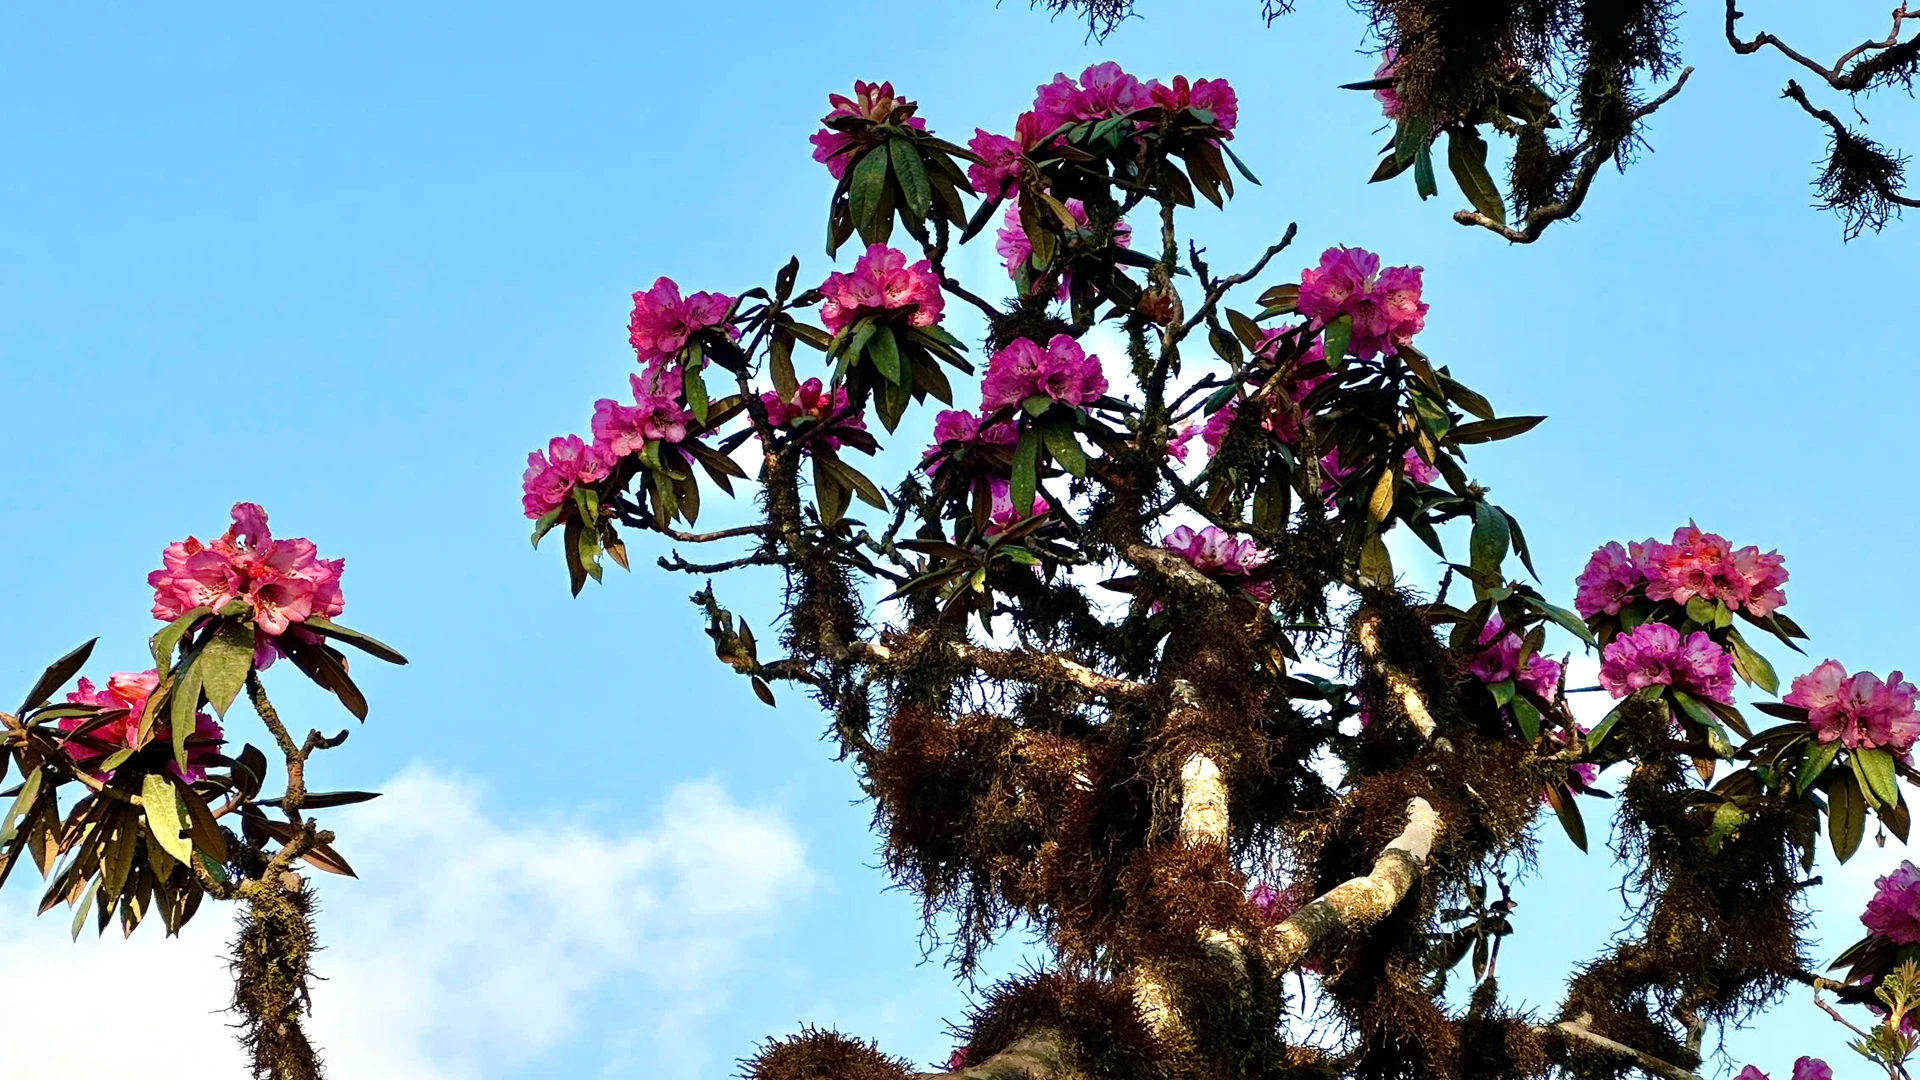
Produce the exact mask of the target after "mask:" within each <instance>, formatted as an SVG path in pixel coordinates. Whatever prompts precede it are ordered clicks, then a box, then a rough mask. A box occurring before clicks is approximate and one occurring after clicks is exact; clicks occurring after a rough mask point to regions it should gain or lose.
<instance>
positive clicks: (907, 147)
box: [887, 139, 933, 219]
mask: <svg viewBox="0 0 1920 1080" xmlns="http://www.w3.org/2000/svg"><path fill="white" fill-rule="evenodd" d="M887 149H888V150H889V151H890V152H891V154H892V158H893V175H894V176H895V177H896V178H898V179H899V181H900V190H901V193H902V194H904V195H905V196H906V199H907V210H908V211H909V212H911V213H912V215H913V216H914V217H915V218H916V219H925V218H926V216H927V215H928V214H929V213H930V212H932V210H933V188H932V186H931V185H929V184H928V183H927V170H926V166H925V165H924V164H923V163H922V162H921V161H920V151H919V150H918V149H916V148H915V147H914V145H913V142H912V141H911V140H908V139H889V140H887Z"/></svg>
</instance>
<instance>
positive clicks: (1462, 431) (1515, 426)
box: [1451, 416, 1546, 446]
mask: <svg viewBox="0 0 1920 1080" xmlns="http://www.w3.org/2000/svg"><path fill="white" fill-rule="evenodd" d="M1545 419H1546V417H1544V416H1504V417H1501V418H1500V419H1498V420H1475V421H1473V422H1471V423H1466V424H1461V425H1460V426H1459V427H1457V428H1454V429H1453V433H1452V435H1451V440H1452V442H1453V443H1455V444H1456V445H1461V446H1464V445H1468V444H1471V443H1484V442H1495V441H1497V440H1500V439H1511V438H1513V437H1514V436H1515V435H1523V434H1525V433H1527V432H1529V431H1532V430H1533V429H1534V428H1535V427H1537V426H1538V425H1539V423H1540V421H1542V420H1545Z"/></svg>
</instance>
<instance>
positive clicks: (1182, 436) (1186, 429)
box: [1167, 424, 1200, 465]
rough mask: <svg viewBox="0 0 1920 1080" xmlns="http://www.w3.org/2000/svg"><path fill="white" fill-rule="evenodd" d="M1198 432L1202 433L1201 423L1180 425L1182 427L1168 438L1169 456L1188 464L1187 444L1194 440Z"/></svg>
mask: <svg viewBox="0 0 1920 1080" xmlns="http://www.w3.org/2000/svg"><path fill="white" fill-rule="evenodd" d="M1198 434H1200V427H1199V425H1197V424H1182V425H1180V427H1179V428H1178V429H1177V430H1175V431H1174V433H1173V435H1172V436H1171V437H1169V438H1168V439H1167V456H1168V457H1170V458H1172V459H1173V460H1175V461H1178V462H1180V463H1181V464H1183V465H1184V464H1186V461H1187V444H1188V443H1190V442H1192V441H1193V437H1194V436H1195V435H1198Z"/></svg>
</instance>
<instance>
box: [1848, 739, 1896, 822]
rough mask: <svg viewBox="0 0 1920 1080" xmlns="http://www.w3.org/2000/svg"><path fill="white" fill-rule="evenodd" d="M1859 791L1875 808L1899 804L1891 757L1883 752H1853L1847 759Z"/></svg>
mask: <svg viewBox="0 0 1920 1080" xmlns="http://www.w3.org/2000/svg"><path fill="white" fill-rule="evenodd" d="M1847 760H1848V761H1849V762H1850V763H1851V764H1852V765H1853V772H1854V775H1856V776H1858V777H1859V778H1860V789H1861V790H1862V791H1864V792H1866V793H1867V797H1868V798H1869V799H1871V800H1872V801H1873V804H1874V806H1875V807H1876V808H1890V807H1893V806H1894V805H1896V804H1898V803H1899V802H1900V785H1899V784H1898V783H1897V782H1896V781H1895V780H1894V777H1893V755H1892V754H1889V753H1888V752H1887V751H1885V750H1855V751H1854V752H1853V753H1852V754H1851V755H1849V756H1848V759H1847Z"/></svg>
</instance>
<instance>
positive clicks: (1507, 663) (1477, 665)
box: [1467, 614, 1560, 701]
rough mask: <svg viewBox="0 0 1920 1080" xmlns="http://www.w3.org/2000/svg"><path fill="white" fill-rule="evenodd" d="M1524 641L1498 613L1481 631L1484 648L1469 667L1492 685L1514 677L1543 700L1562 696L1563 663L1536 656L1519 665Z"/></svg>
mask: <svg viewBox="0 0 1920 1080" xmlns="http://www.w3.org/2000/svg"><path fill="white" fill-rule="evenodd" d="M1522 644H1523V642H1522V641H1521V640H1520V635H1519V634H1516V633H1513V632H1512V631H1510V630H1508V629H1507V626H1506V623H1505V622H1503V621H1501V618H1500V616H1499V615H1498V614H1495V615H1493V616H1492V617H1491V618H1489V619H1488V620H1487V625H1486V627H1485V628H1483V629H1482V630H1481V631H1480V645H1481V646H1482V648H1481V650H1480V652H1479V653H1478V654H1476V655H1475V656H1474V658H1473V662H1472V663H1470V664H1468V665H1467V670H1468V671H1470V672H1472V674H1473V677H1474V678H1476V679H1479V680H1480V681H1481V682H1483V683H1486V684H1487V685H1489V686H1491V685H1493V684H1494V683H1503V682H1506V681H1507V680H1509V679H1513V680H1515V681H1516V682H1517V683H1518V684H1519V686H1520V689H1522V690H1525V691H1526V692H1527V693H1529V694H1532V695H1533V696H1534V697H1536V698H1539V699H1540V700H1541V701H1552V700H1554V699H1555V698H1557V697H1559V696H1560V662H1559V661H1558V660H1550V659H1548V658H1546V657H1544V656H1538V655H1535V656H1529V657H1527V663H1526V666H1525V667H1520V666H1519V661H1520V648H1521V646H1522Z"/></svg>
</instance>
